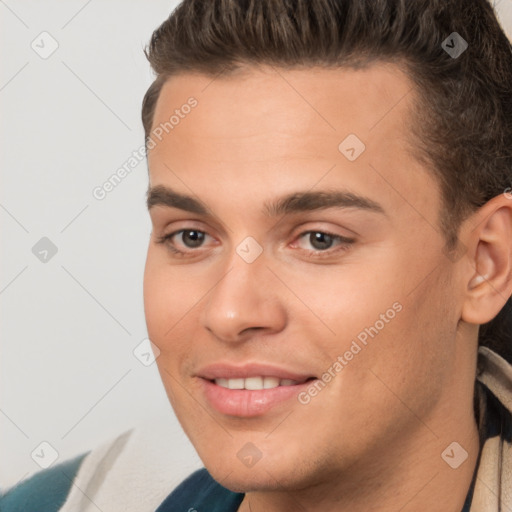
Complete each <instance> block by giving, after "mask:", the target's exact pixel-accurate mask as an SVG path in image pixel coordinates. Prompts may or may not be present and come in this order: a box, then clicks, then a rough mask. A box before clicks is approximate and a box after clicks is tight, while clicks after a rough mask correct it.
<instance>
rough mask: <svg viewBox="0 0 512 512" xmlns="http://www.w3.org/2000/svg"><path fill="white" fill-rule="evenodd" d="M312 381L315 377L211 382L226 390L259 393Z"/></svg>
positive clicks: (219, 380) (248, 378)
mask: <svg viewBox="0 0 512 512" xmlns="http://www.w3.org/2000/svg"><path fill="white" fill-rule="evenodd" d="M312 379H314V377H309V378H307V379H303V380H300V381H298V380H293V379H281V378H279V377H271V376H269V377H267V376H256V377H246V378H235V379H227V378H219V379H213V380H212V381H210V382H213V383H215V384H216V385H217V386H220V387H221V388H225V389H247V390H250V391H258V390H262V389H275V388H278V387H282V386H296V385H298V384H304V382H308V381H310V380H312Z"/></svg>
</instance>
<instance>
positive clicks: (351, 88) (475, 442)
mask: <svg viewBox="0 0 512 512" xmlns="http://www.w3.org/2000/svg"><path fill="white" fill-rule="evenodd" d="M148 58H149V60H150V63H151V65H152V67H153V69H154V70H155V72H156V74H157V77H156V80H155V82H154V83H153V85H152V86H151V87H150V89H149V90H148V92H147V94H146V96H145V99H144V104H143V112H142V117H143V123H144V128H145V132H146V142H147V156H148V167H149V189H148V197H147V203H148V208H149V213H150V216H151V221H152V226H153V231H152V234H151V240H150V243H149V248H148V255H147V261H146V269H145V275H144V301H145V315H146V321H147V327H148V333H149V337H150V339H151V340H152V342H153V344H154V345H155V347H158V350H159V356H158V358H157V364H158V369H159V372H160V375H161V378H162V381H163V384H164V387H165V390H166V392H167V395H168V398H169V401H170V402H171V404H172V407H173V409H174V411H175V413H176V415H177V417H178V419H179V421H180V423H181V425H182V427H183V429H184V431H185V433H186V434H187V436H188V437H189V439H190V440H191V442H192V444H193V445H194V447H195V448H196V450H197V452H198V454H199V456H200V458H201V459H202V461H203V463H204V466H205V469H203V470H200V471H198V472H196V473H194V474H193V475H191V476H190V477H189V478H188V479H187V480H186V481H185V482H183V483H182V484H181V485H180V486H178V487H177V488H176V489H174V490H173V491H172V492H170V494H169V495H168V496H167V497H165V499H163V500H162V501H161V502H160V503H159V506H158V508H157V510H158V511H159V512H163V511H170V510H173V511H174V510H189V511H193V510H197V511H201V510H208V511H235V510H238V511H240V512H247V511H252V512H259V511H263V510H265V511H267V512H277V511H288V510H304V511H306V510H308V511H309V510H322V511H324V512H331V511H349V510H350V511H363V510H364V511H373V510H375V511H380V512H390V511H396V510H401V511H404V512H408V511H411V512H412V511H415V512H427V511H434V510H435V511H439V512H460V511H463V512H468V511H471V512H476V511H478V512H482V511H485V512H487V511H498V510H512V488H511V482H512V461H511V453H512V451H511V448H510V443H511V442H512V416H511V409H512V393H511V389H512V367H511V366H510V364H509V363H508V362H507V360H506V358H507V357H509V356H510V346H511V345H510V343H511V341H512V340H511V335H510V330H507V323H506V322H507V321H509V316H507V315H509V312H510V297H511V295H512V201H511V199H512V193H511V189H510V186H511V182H512V51H511V46H510V43H509V42H508V40H507V38H506V36H505V35H504V33H503V31H502V30H501V28H500V26H499V24H498V22H497V20H496V18H495V15H494V13H493V10H492V8H491V6H490V4H489V3H488V2H487V1H485V0H474V1H472V2H467V0H431V1H427V0H424V1H419V0H418V1H414V2H405V1H401V0H296V1H286V0H252V1H251V0H248V1H242V0H212V1H209V2H204V1H202V0H185V1H184V2H183V3H182V4H181V5H180V6H179V7H178V8H177V9H176V10H175V11H174V12H173V13H172V14H171V16H170V18H169V19H168V20H167V21H166V22H164V23H163V24H162V26H161V27H160V28H159V29H158V30H156V31H155V33H154V34H153V38H152V40H151V44H150V47H149V52H148ZM500 354H501V355H500ZM502 356H504V357H502ZM116 442H117V443H118V444H119V443H120V441H119V439H118V440H117V441H116ZM124 442H125V441H124V440H123V443H124ZM123 443H121V444H119V446H120V447H119V450H120V451H122V449H123V446H124V445H123ZM102 453H103V452H102ZM134 453H136V450H135V451H134ZM140 453H142V451H141V452H140ZM95 457H96V458H95ZM102 460H103V459H101V457H99V456H97V455H96V456H95V455H94V451H93V452H92V453H90V454H88V455H86V456H82V458H78V459H75V460H74V461H71V462H70V463H69V464H70V466H69V467H68V468H67V471H68V473H67V474H68V475H69V474H70V473H71V474H72V475H76V477H75V480H74V483H75V484H77V485H76V486H77V487H79V488H80V492H82V494H84V493H85V494H86V495H87V497H88V499H90V501H91V502H93V503H94V499H95V496H96V494H95V493H97V494H99V493H100V491H99V490H98V488H103V491H102V492H105V489H107V490H108V489H109V485H110V483H109V480H110V481H112V480H113V479H114V477H113V476H112V475H111V474H109V472H108V471H106V470H105V468H106V467H107V466H105V463H104V462H102ZM98 472H101V473H98ZM95 473H96V481H98V478H97V474H102V475H105V478H104V481H103V482H101V484H99V483H97V484H96V486H92V485H91V486H88V487H87V489H86V490H85V491H84V487H83V486H82V485H78V484H80V482H85V481H89V482H90V481H91V475H95ZM114 473H115V471H114ZM139 473H140V474H137V473H132V477H131V478H132V479H133V480H134V481H135V480H136V478H139V477H140V478H144V476H143V475H142V472H139ZM55 474H56V473H54V475H55ZM135 475H136V476H135ZM87 478H89V480H87ZM145 478H146V480H145V482H146V484H147V486H149V487H151V485H152V479H151V478H150V477H149V476H147V475H146V477H145ZM124 483H125V485H126V486H127V487H129V486H130V481H125V482H124ZM32 488H33V489H34V488H35V487H34V486H33V487H32ZM111 488H113V486H112V487H111ZM27 489H30V483H28V484H27V483H25V491H23V489H21V490H18V491H16V490H14V491H13V492H12V493H11V498H10V500H11V503H12V502H14V501H15V499H14V498H12V496H15V494H16V492H18V496H20V495H21V494H23V492H25V494H26V493H27V492H28V490H27ZM109 492H111V491H109ZM77 493H78V492H77V491H76V489H72V490H71V491H70V492H69V494H68V495H67V496H66V493H65V492H64V491H63V492H62V493H61V495H62V496H64V499H65V501H66V503H64V505H63V506H62V508H61V510H77V509H78V508H77V507H75V508H73V507H72V506H71V504H72V503H78V502H77V501H73V500H75V499H76V495H77ZM41 494H44V493H40V495H41ZM111 495H112V496H113V499H112V510H116V507H115V493H113V492H111ZM60 499H61V501H62V498H60ZM8 500H9V494H7V496H6V501H5V503H8V504H9V502H8ZM83 502H84V500H82V503H83ZM59 506H60V505H59ZM87 507H91V505H90V504H87V505H83V508H82V507H81V508H79V509H80V510H89V508H87ZM54 509H59V508H58V507H57V508H55V507H54ZM139 509H140V508H139ZM149 509H150V508H149V507H148V510H149ZM2 510H4V509H2ZM5 510H16V509H15V508H12V507H11V508H9V507H7V508H6V509H5Z"/></svg>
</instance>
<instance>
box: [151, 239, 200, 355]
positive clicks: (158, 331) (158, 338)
mask: <svg viewBox="0 0 512 512" xmlns="http://www.w3.org/2000/svg"><path fill="white" fill-rule="evenodd" d="M160 252H161V251H159V250H158V251H157V250H155V249H153V248H150V249H149V250H148V256H147V259H146V267H145V270H144V286H143V293H144V313H145V317H146V325H147V329H148V334H149V337H150V339H152V341H154V342H155V343H157V344H158V346H159V347H160V349H161V350H164V349H165V345H166V340H169V339H171V338H172V335H173V332H174V331H176V328H177V326H178V325H179V324H178V322H179V321H180V319H181V318H184V319H186V315H187V313H189V312H190V311H191V309H192V308H193V306H194V304H195V303H196V302H197V300H198V299H197V293H195V292H194V288H193V287H192V286H191V283H190V280H188V279H187V278H186V273H185V272H183V271H181V272H180V268H181V267H179V266H174V267H173V266H171V265H169V264H167V263H166V261H165V257H163V256H162V255H161V254H160ZM175 326H176V327H175Z"/></svg>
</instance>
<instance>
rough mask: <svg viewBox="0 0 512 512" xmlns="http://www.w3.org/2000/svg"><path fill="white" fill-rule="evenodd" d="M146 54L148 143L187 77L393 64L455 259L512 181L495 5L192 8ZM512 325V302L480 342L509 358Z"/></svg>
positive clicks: (203, 0)
mask: <svg viewBox="0 0 512 512" xmlns="http://www.w3.org/2000/svg"><path fill="white" fill-rule="evenodd" d="M453 32H457V33H458V34H459V35H460V36H461V37H462V38H463V39H464V40H465V41H467V42H468V47H467V49H466V50H465V51H464V52H463V53H462V54H461V55H459V56H457V57H456V58H452V56H450V55H449V54H448V52H447V51H445V49H444V48H443V45H442V43H443V41H445V40H447V38H448V37H449V36H450V35H451V34H453ZM145 54H146V57H147V58H148V60H149V62H150V64H151V67H152V69H153V71H154V72H155V74H156V79H155V81H154V82H153V83H152V85H151V86H150V87H149V89H148V90H147V92H146V94H145V96H144V100H143V104H142V123H143V125H144V131H145V136H146V143H147V141H148V138H149V136H150V132H151V128H152V123H153V116H154V110H155V105H156V102H157V100H158V96H159V94H160V90H161V88H162V86H163V84H164V83H165V82H166V81H167V79H168V78H169V77H171V76H174V75H177V74H179V73H187V72H191V73H195V72H197V73H203V74H206V75H210V76H217V75H219V74H221V73H222V74H224V75H230V74H234V73H236V72H237V71H243V69H244V68H247V67H250V66H260V65H271V66H278V67H280V68H287V69H293V68H296V69H297V68H307V67H313V66H320V67H324V68H353V69H359V68H362V67H365V66H368V65H370V64H372V63H374V62H389V63H395V64H396V65H397V66H399V67H400V69H401V70H402V71H404V72H405V73H406V74H407V76H408V77H409V78H410V79H411V81H412V83H413V84H414V86H415V89H416V92H417V93H419V94H417V95H416V98H415V102H416V103H415V108H414V109H413V110H414V111H413V112H411V113H410V127H408V128H409V130H410V137H411V140H412V141H414V144H413V147H414V149H415V154H414V156H415V157H416V158H417V159H418V161H420V162H421V163H423V164H424V165H425V166H426V168H428V169H429V170H430V172H431V173H433V175H434V176H435V178H436V179H437V183H439V187H440V191H441V200H442V208H441V211H440V212H439V225H440V228H441V231H442V233H443V234H444V236H445V239H446V249H447V251H448V253H447V254H451V252H452V251H453V250H454V248H456V247H457V245H458V238H457V234H458V230H459V228H460V225H461V223H462V221H463V220H464V219H465V218H467V216H468V215H470V214H471V213H473V212H474V211H475V210H477V209H478V208H479V207H481V206H483V205H484V204H485V203H486V202H487V201H489V200H490V199H492V198H493V197H495V196H497V195H499V194H501V193H503V192H504V191H505V190H506V189H507V188H508V187H510V186H511V184H512V45H511V43H510V41H509V40H508V38H507V36H506V35H505V33H504V31H503V29H502V28H501V26H500V24H499V22H498V20H497V18H496V14H495V12H494V10H493V8H492V6H491V5H490V3H489V2H488V1H487V0H471V1H468V0H184V1H183V2H181V3H180V4H179V5H178V6H177V7H176V9H174V11H173V12H172V13H171V14H170V16H169V18H168V19H167V20H165V21H164V22H163V23H162V24H161V25H160V27H158V28H157V29H156V30H155V31H154V33H153V35H152V38H151V41H150V43H149V47H148V48H146V49H145ZM511 316H512V304H511V299H510V298H509V300H508V302H507V304H506V305H505V307H504V308H503V310H502V311H501V312H500V314H498V315H497V317H496V318H494V319H493V320H492V321H491V322H489V323H488V324H485V325H483V326H481V327H480V330H479V344H481V345H486V346H489V347H490V348H492V349H493V350H496V351H498V352H499V353H501V355H503V356H504V357H506V358H507V359H509V360H512V340H511V334H510V333H511V332H512V325H511Z"/></svg>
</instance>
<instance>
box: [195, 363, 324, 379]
mask: <svg viewBox="0 0 512 512" xmlns="http://www.w3.org/2000/svg"><path fill="white" fill-rule="evenodd" d="M197 376H198V377H202V378H203V379H207V380H214V379H245V378H248V377H277V378H279V379H290V380H295V381H298V382H303V381H305V380H307V379H309V378H311V377H314V376H313V375H311V374H308V373H298V372H294V371H291V370H288V369H286V368H279V367H277V366H274V365H272V364H262V363H246V364H244V365H235V364H227V363H214V364H209V365H207V366H203V367H202V368H201V369H200V370H199V371H198V372H197Z"/></svg>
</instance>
